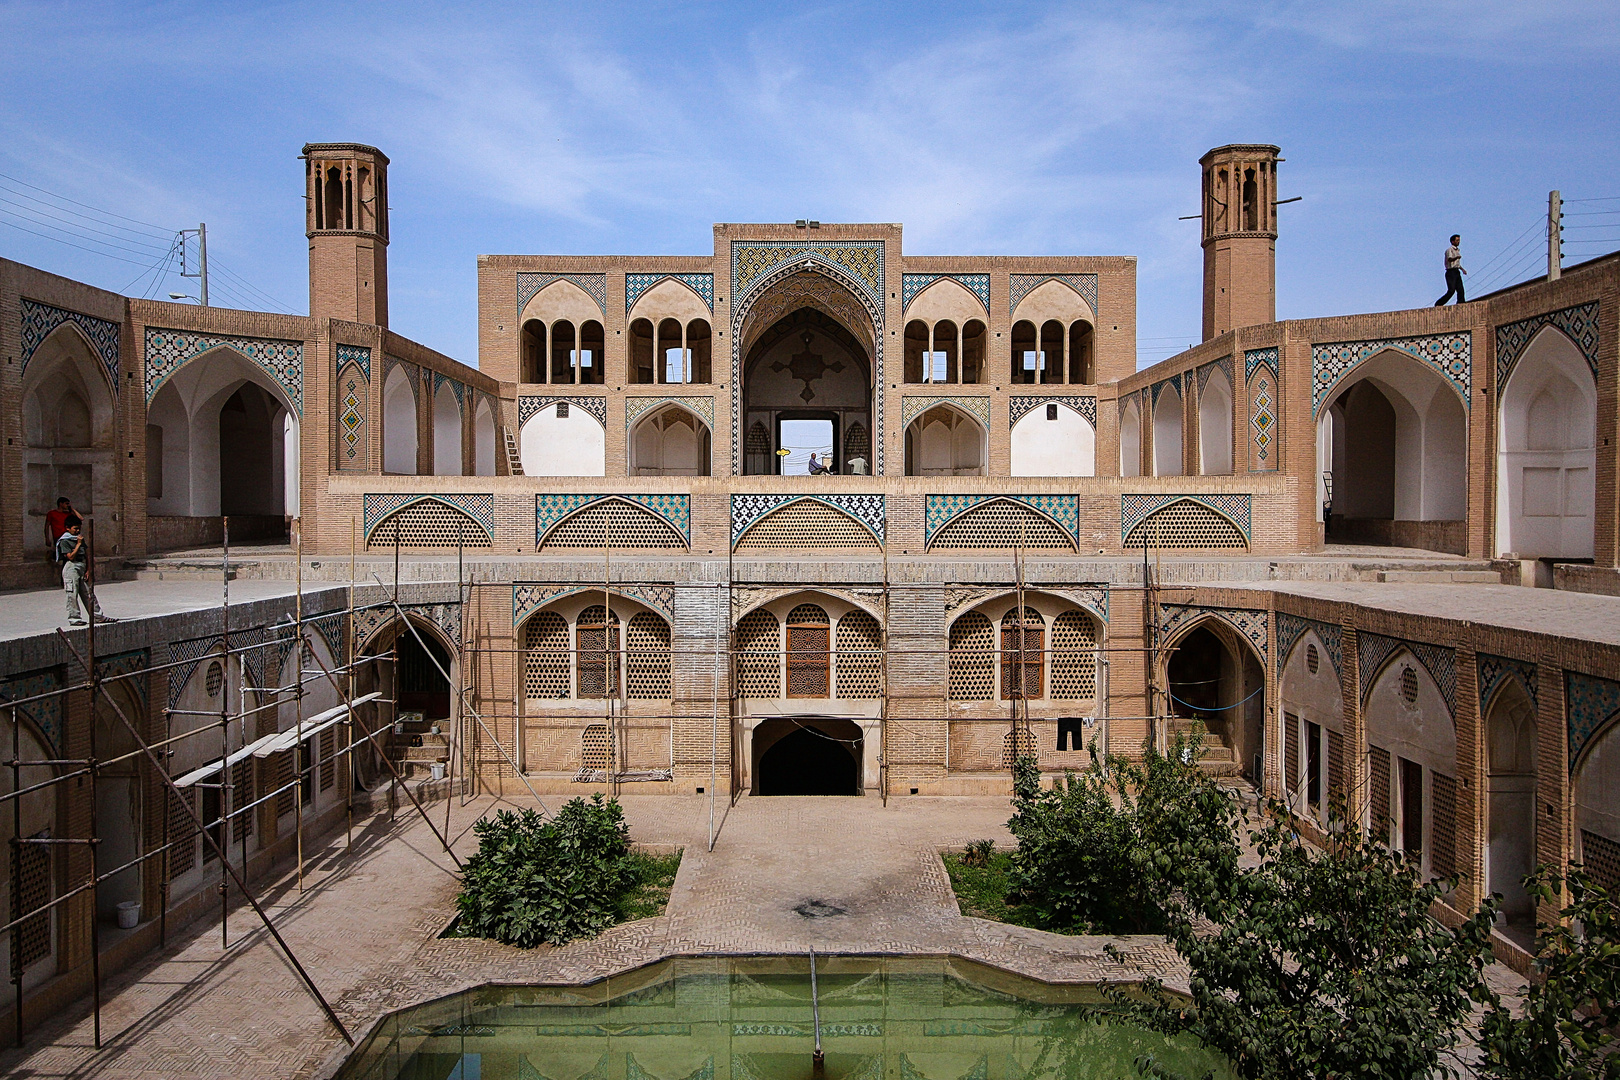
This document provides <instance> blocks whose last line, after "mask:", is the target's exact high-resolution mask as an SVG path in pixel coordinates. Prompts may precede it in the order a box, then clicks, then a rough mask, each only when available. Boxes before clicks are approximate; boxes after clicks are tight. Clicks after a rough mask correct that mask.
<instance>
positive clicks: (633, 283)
mask: <svg viewBox="0 0 1620 1080" xmlns="http://www.w3.org/2000/svg"><path fill="white" fill-rule="evenodd" d="M667 279H673V280H675V281H679V282H681V283H682V284H683V285H688V286H690V287H691V289H692V291H693V292H695V293H697V294H698V295H699V296H701V297H703V302H704V303H705V304H708V305H709V310H710V311H713V310H714V275H713V274H626V275H624V313H625V314H626V315H628V314H630V309H631V308H633V307H635V306H636V299H637V298H638V297H640V296H641V294H642V293H644V292H646V291H647V290H648V289H650V288H652V287H653V286H654V285H656V284H658V283H659V282H660V281H664V280H667Z"/></svg>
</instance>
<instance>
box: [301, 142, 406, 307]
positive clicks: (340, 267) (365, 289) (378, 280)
mask: <svg viewBox="0 0 1620 1080" xmlns="http://www.w3.org/2000/svg"><path fill="white" fill-rule="evenodd" d="M304 164H305V169H304V185H305V187H304V201H305V211H304V228H305V233H306V235H308V237H309V313H310V315H311V316H313V317H315V318H318V319H323V318H333V319H347V320H349V321H351V322H359V323H376V324H377V325H379V326H387V325H388V159H387V158H386V157H384V156H383V153H382V151H380V150H378V149H377V148H376V147H373V146H361V145H360V144H359V143H309V144H308V145H306V146H305V147H304Z"/></svg>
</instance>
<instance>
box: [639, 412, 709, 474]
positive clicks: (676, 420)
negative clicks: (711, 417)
mask: <svg viewBox="0 0 1620 1080" xmlns="http://www.w3.org/2000/svg"><path fill="white" fill-rule="evenodd" d="M627 441H628V443H629V447H628V449H629V458H630V461H629V474H630V475H631V476H708V475H710V458H711V446H712V441H713V440H712V435H711V434H710V431H709V425H708V424H707V423H705V422H704V419H703V417H702V416H699V415H698V413H697V412H696V410H694V409H692V408H691V407H689V406H687V405H686V404H684V403H682V402H676V401H672V402H668V403H667V404H664V405H660V406H658V407H656V408H652V409H649V410H647V411H646V412H645V413H644V414H642V415H641V416H639V417H637V418H636V420H635V422H634V423H633V424H632V425H631V427H630V434H629V439H628V440H627Z"/></svg>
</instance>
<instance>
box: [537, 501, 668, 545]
mask: <svg viewBox="0 0 1620 1080" xmlns="http://www.w3.org/2000/svg"><path fill="white" fill-rule="evenodd" d="M608 499H618V500H621V501H623V502H627V503H634V504H635V505H636V506H639V507H641V508H642V509H644V510H647V511H649V512H650V513H653V514H656V515H657V516H658V517H660V518H662V519H663V520H664V521H666V522H668V523H669V524H670V526H671V527H672V528H673V529H674V530H675V531H676V532H678V533H680V534H681V536H682V537H683V538H685V540H686V542H687V544H691V542H692V496H690V495H632V494H628V493H614V494H601V495H589V494H585V493H580V492H569V493H542V494H539V495H536V496H535V497H534V528H535V533H534V535H535V543H536V544H539V543H540V541H542V540H544V539H545V535H546V533H548V532H550V531H551V529H552V526H554V525H556V524H557V523H558V522H560V521H561V520H562V519H563V518H566V517H569V516H571V515H572V514H574V513H576V512H577V511H580V510H583V509H585V507H587V506H590V505H592V504H593V503H599V502H602V501H604V500H608Z"/></svg>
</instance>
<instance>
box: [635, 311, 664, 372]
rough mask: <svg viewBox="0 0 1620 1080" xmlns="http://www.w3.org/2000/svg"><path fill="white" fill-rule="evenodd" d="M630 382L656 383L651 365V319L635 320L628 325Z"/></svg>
mask: <svg viewBox="0 0 1620 1080" xmlns="http://www.w3.org/2000/svg"><path fill="white" fill-rule="evenodd" d="M630 381H631V382H632V383H637V384H640V385H645V384H647V383H654V382H657V381H658V375H657V372H656V371H654V365H653V324H652V320H651V319H636V320H634V321H632V322H631V323H630Z"/></svg>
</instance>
